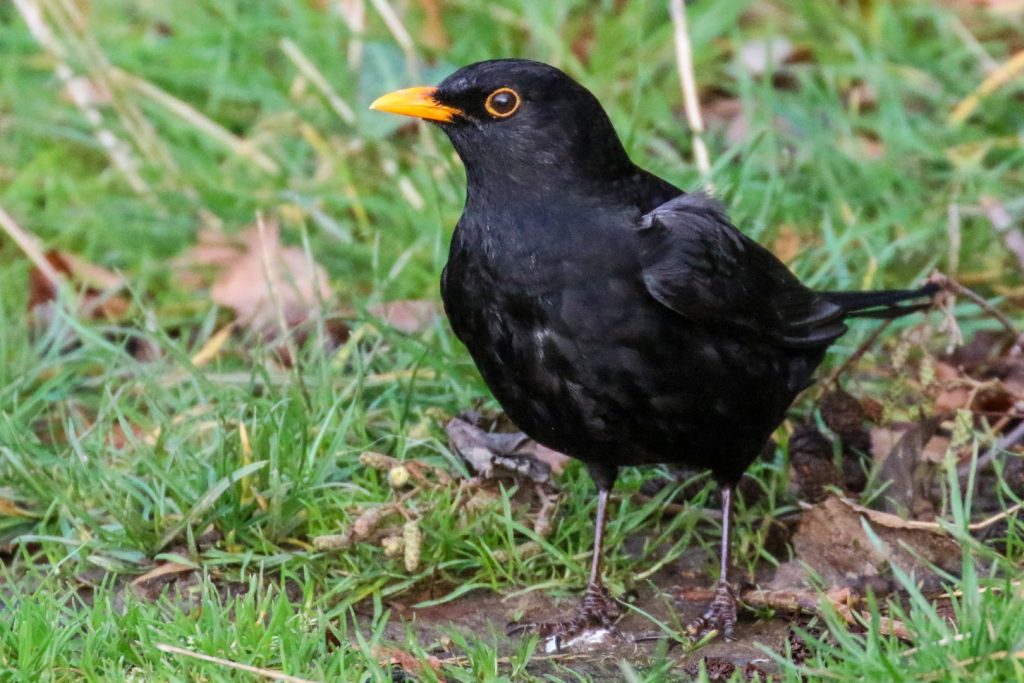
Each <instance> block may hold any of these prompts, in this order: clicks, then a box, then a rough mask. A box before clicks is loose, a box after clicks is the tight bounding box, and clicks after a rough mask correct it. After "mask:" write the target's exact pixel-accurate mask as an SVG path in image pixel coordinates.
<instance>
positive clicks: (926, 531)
mask: <svg viewBox="0 0 1024 683" xmlns="http://www.w3.org/2000/svg"><path fill="white" fill-rule="evenodd" d="M865 524H867V526H868V527H869V528H871V529H872V531H873V532H874V534H875V535H876V536H877V537H878V539H879V541H880V542H881V545H880V546H876V545H875V544H874V542H873V541H872V540H871V538H870V537H869V536H868V534H867V532H866V531H865V530H864V525H865ZM937 528H939V526H938V525H937V524H935V523H931V524H926V523H920V522H915V521H914V520H905V519H903V518H901V517H898V516H896V515H893V514H889V513H885V512H879V511H877V510H869V509H867V508H864V507H861V506H854V505H851V504H850V503H847V502H846V501H844V500H842V499H840V498H835V497H832V498H829V499H827V500H825V501H824V502H823V503H820V504H819V505H816V506H814V507H812V508H810V509H809V510H807V511H806V512H804V514H803V516H802V517H801V519H800V524H799V526H798V528H797V530H796V533H795V534H794V535H793V539H792V544H793V550H794V553H795V559H796V560H797V561H798V562H802V563H806V564H807V565H808V566H809V567H811V568H812V569H813V570H814V571H815V572H816V573H818V574H819V575H820V576H821V577H822V578H823V579H824V580H825V581H826V582H827V583H829V584H831V585H836V586H851V585H859V584H863V582H864V581H865V580H866V579H869V578H871V577H878V576H881V575H883V574H885V573H887V569H888V563H889V562H892V563H893V564H894V565H895V566H897V567H899V568H900V569H902V570H904V571H906V572H915V573H918V574H919V575H928V574H929V570H928V567H927V564H928V563H933V564H935V565H936V566H938V567H939V568H940V569H943V570H945V571H949V572H956V571H958V569H959V566H960V549H959V547H958V546H957V544H956V542H955V541H954V540H953V539H952V538H950V537H949V536H948V535H947V534H945V533H942V532H940V531H937V530H936V529H937ZM780 583H782V582H780ZM785 583H786V584H789V585H792V584H793V583H794V577H787V578H786V579H785ZM784 587H786V586H783V585H774V584H773V585H772V588H773V589H779V588H784Z"/></svg>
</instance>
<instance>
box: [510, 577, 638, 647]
mask: <svg viewBox="0 0 1024 683" xmlns="http://www.w3.org/2000/svg"><path fill="white" fill-rule="evenodd" d="M618 617H619V607H618V605H617V604H616V602H615V600H613V599H612V598H611V597H610V596H609V595H608V594H607V593H606V592H605V591H604V589H603V588H600V587H599V586H593V585H591V586H588V587H587V592H586V593H585V594H584V595H583V600H582V602H581V603H580V606H579V608H578V609H577V610H576V614H574V615H573V616H572V617H571V618H569V619H566V620H565V621H553V622H525V623H518V624H512V625H511V626H510V627H509V629H508V634H509V635H520V634H527V633H536V634H538V635H539V636H540V637H541V638H543V639H545V640H548V641H552V642H553V643H554V646H555V649H561V647H562V646H563V645H565V644H566V643H568V642H570V641H572V640H573V639H574V638H576V637H577V636H579V635H581V634H582V633H584V632H585V631H587V630H589V629H604V630H606V631H608V632H610V633H612V634H613V635H614V634H617V633H618V631H617V630H616V629H615V626H614V624H615V621H616V619H618Z"/></svg>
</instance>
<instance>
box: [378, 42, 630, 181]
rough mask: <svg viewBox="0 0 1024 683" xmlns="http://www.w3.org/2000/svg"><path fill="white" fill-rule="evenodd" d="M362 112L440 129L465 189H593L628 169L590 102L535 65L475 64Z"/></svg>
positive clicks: (564, 79)
mask: <svg viewBox="0 0 1024 683" xmlns="http://www.w3.org/2000/svg"><path fill="white" fill-rule="evenodd" d="M370 108H371V109H376V110H379V111H385V112H391V113H394V114H403V115H406V116H413V117H416V118H420V119H425V120H427V121H431V122H433V123H436V124H438V125H440V127H441V128H442V129H443V130H444V132H445V133H447V135H448V137H449V138H450V139H451V141H452V144H453V145H454V146H455V150H456V152H458V154H459V156H460V157H461V158H462V162H463V164H464V165H465V166H466V172H467V175H468V176H469V183H470V186H471V187H472V186H473V185H481V184H487V183H488V182H495V183H500V184H501V185H502V186H504V187H509V186H515V187H519V188H524V189H546V190H554V191H560V190H563V189H564V188H565V187H576V188H582V187H588V186H589V187H593V188H600V186H601V184H602V183H604V182H607V181H609V180H614V179H616V178H618V177H620V176H621V175H622V174H624V173H628V172H629V171H630V170H632V169H633V168H634V167H633V165H632V162H630V160H629V157H628V156H627V155H626V152H625V150H624V149H623V147H622V143H621V142H620V141H619V137H618V135H616V133H615V129H614V128H613V127H612V124H611V122H610V121H609V120H608V116H607V114H605V111H604V108H603V107H602V106H601V103H600V102H599V101H598V99H597V98H596V97H594V95H593V94H592V93H591V92H590V91H589V90H587V89H586V88H584V87H583V86H582V85H580V84H579V83H577V82H576V81H574V80H573V79H571V78H570V77H569V76H567V75H565V74H564V73H563V72H561V71H560V70H558V69H556V68H555V67H553V66H548V65H547V64H542V63H540V62H533V61H528V60H522V59H498V60H492V61H487V62H478V63H476V64H471V65H469V66H467V67H464V68H462V69H459V70H458V71H456V72H455V73H453V74H452V75H451V76H449V77H448V78H446V79H445V80H444V81H442V82H441V83H440V84H439V85H437V86H436V87H433V86H430V87H418V88H407V89H404V90H398V91H396V92H393V93H390V94H387V95H384V96H383V97H381V98H379V99H377V100H376V101H375V102H374V103H373V104H372V105H370Z"/></svg>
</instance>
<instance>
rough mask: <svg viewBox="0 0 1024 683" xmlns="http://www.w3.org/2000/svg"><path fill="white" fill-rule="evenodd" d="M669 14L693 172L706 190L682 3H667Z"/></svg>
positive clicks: (706, 166)
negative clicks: (691, 150)
mask: <svg viewBox="0 0 1024 683" xmlns="http://www.w3.org/2000/svg"><path fill="white" fill-rule="evenodd" d="M668 9H669V14H671V15H672V27H673V29H674V31H673V35H674V38H675V47H676V65H677V67H678V71H679V83H680V85H681V86H682V89H683V106H684V107H685V109H686V120H687V122H688V123H689V124H690V131H691V132H692V133H693V157H694V161H695V162H696V164H697V170H699V171H700V173H701V175H702V176H703V177H704V182H705V185H706V187H707V188H708V189H709V190H714V187H713V186H712V184H711V159H710V157H709V155H708V148H707V146H706V145H705V144H704V118H703V116H701V112H700V98H699V97H698V95H697V79H696V77H695V76H694V72H693V45H692V44H691V42H690V32H689V27H688V26H687V24H686V3H685V2H684V1H683V0H669V4H668Z"/></svg>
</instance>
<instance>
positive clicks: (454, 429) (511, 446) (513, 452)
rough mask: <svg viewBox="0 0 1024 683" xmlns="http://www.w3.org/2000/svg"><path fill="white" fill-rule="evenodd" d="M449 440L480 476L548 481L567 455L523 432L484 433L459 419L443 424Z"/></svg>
mask: <svg viewBox="0 0 1024 683" xmlns="http://www.w3.org/2000/svg"><path fill="white" fill-rule="evenodd" d="M445 430H446V431H447V432H448V442H449V445H450V446H451V448H452V450H454V451H455V452H456V453H458V454H459V455H460V456H461V457H462V458H463V459H464V460H465V461H466V462H467V463H468V464H469V466H470V467H471V468H472V469H473V471H475V472H476V473H477V474H479V475H480V476H482V477H492V476H500V475H501V474H503V473H504V474H509V473H510V474H512V475H513V476H522V477H526V478H527V479H530V480H531V481H534V482H537V483H541V484H542V483H547V482H548V481H550V480H551V473H552V472H554V473H556V474H560V473H561V472H562V470H563V469H564V468H565V464H566V463H567V462H568V460H569V456H567V455H564V454H562V453H559V452H557V451H554V450H551V449H550V448H547V447H546V446H542V445H541V444H539V443H537V442H536V441H534V440H532V439H531V438H530V437H528V436H526V435H525V434H523V433H522V432H512V433H507V432H487V431H484V430H483V429H481V428H480V427H477V426H476V425H474V424H472V423H471V422H468V421H466V420H464V419H462V418H458V417H457V418H454V419H452V420H451V421H449V422H448V424H447V425H446V426H445Z"/></svg>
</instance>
